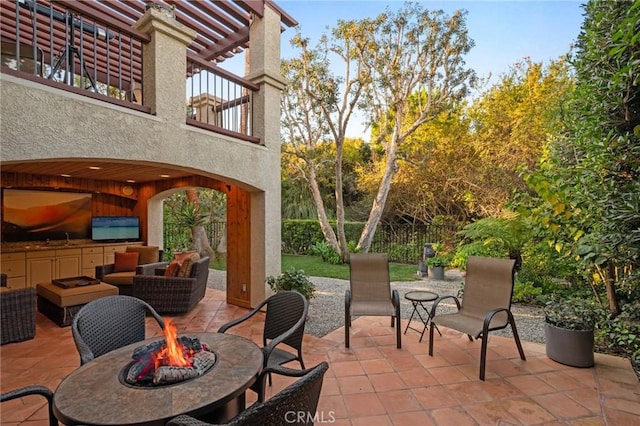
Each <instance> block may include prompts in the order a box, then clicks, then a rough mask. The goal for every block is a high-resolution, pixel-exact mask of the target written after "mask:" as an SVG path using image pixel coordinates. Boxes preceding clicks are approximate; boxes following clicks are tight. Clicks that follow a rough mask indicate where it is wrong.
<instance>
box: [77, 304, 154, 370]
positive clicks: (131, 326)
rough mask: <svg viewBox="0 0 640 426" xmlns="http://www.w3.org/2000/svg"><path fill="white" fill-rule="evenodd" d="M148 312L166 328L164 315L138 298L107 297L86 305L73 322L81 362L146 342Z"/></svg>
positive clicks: (84, 362) (81, 363)
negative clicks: (132, 344) (146, 316)
mask: <svg viewBox="0 0 640 426" xmlns="http://www.w3.org/2000/svg"><path fill="white" fill-rule="evenodd" d="M147 312H148V313H150V314H151V316H153V317H154V318H155V319H156V321H157V322H158V325H160V328H162V329H164V320H163V319H162V317H161V316H160V315H159V314H158V313H157V312H156V311H155V310H154V309H153V308H152V307H151V306H150V305H149V304H148V303H147V302H145V301H143V300H140V299H136V298H135V297H131V296H122V295H118V296H107V297H102V298H100V299H96V300H94V301H92V302H89V303H87V304H86V305H84V306H83V307H82V309H80V311H78V313H77V314H76V316H75V318H74V319H73V324H72V325H71V330H72V332H73V341H74V342H75V344H76V348H77V349H78V353H79V354H80V365H83V364H86V363H87V362H89V361H91V360H93V359H94V358H97V357H99V356H100V355H104V354H106V353H107V352H110V351H113V350H115V349H118V348H121V347H123V346H126V345H129V344H131V343H136V342H141V341H143V340H144V339H145V315H146V313H147Z"/></svg>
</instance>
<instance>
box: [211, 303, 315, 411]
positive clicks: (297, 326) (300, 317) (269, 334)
mask: <svg viewBox="0 0 640 426" xmlns="http://www.w3.org/2000/svg"><path fill="white" fill-rule="evenodd" d="M265 305H266V307H267V313H266V315H265V320H264V329H263V332H262V345H263V348H262V352H263V354H264V367H265V368H267V367H273V366H277V365H282V364H286V363H288V362H291V361H298V362H299V363H300V367H301V368H303V369H304V368H305V367H304V361H303V360H302V338H303V336H304V326H305V323H306V321H307V313H308V311H309V302H307V299H305V298H304V296H303V295H302V294H300V293H298V292H297V291H279V292H277V293H276V294H274V295H272V296H270V297H269V298H267V299H266V300H264V301H262V302H261V303H260V304H259V305H258V306H256V307H255V308H254V309H253V310H252V311H251V312H249V313H247V314H246V315H244V316H242V317H240V318H238V319H235V320H233V321H230V322H228V323H226V324H224V325H223V326H222V327H220V328H219V329H218V332H219V333H225V332H226V331H227V330H229V329H230V328H231V327H234V326H236V325H238V324H240V323H242V322H244V321H246V320H248V319H249V318H251V317H252V316H253V315H255V314H256V313H258V312H260V310H261V309H262V308H263V307H264V306H265ZM280 344H285V345H287V346H289V347H290V348H292V349H294V350H295V351H296V353H295V354H294V353H292V352H290V351H287V350H284V349H281V348H279V347H277V346H278V345H280ZM269 384H271V378H270V377H269ZM251 389H252V390H254V391H255V392H257V393H258V400H259V401H263V400H264V389H265V388H264V383H260V382H256V383H255V384H254V385H253V386H252V387H251Z"/></svg>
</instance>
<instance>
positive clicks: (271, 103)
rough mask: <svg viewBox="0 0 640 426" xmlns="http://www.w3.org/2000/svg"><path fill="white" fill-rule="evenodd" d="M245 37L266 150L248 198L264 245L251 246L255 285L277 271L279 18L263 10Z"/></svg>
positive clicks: (257, 126) (256, 121)
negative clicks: (258, 183) (260, 186)
mask: <svg viewBox="0 0 640 426" xmlns="http://www.w3.org/2000/svg"><path fill="white" fill-rule="evenodd" d="M249 37H250V50H249V58H250V62H249V63H250V65H249V67H250V68H249V74H248V75H247V79H248V80H250V81H252V82H253V83H255V84H257V85H258V86H260V91H259V92H258V93H257V94H256V95H255V96H254V98H253V133H254V136H257V137H259V138H260V139H261V141H262V144H263V145H264V146H265V148H267V152H266V153H265V155H266V156H268V164H269V165H268V173H269V175H268V179H267V182H266V186H265V192H264V193H262V194H252V195H251V206H252V208H251V216H252V219H251V238H252V241H261V240H263V241H264V244H263V245H262V244H260V245H258V244H252V252H253V253H252V259H254V260H257V259H260V258H263V259H265V265H264V267H265V271H264V275H263V276H254V275H253V273H252V282H255V283H256V284H257V283H258V280H262V283H264V279H265V276H269V275H277V274H279V273H280V269H281V268H280V259H281V241H282V235H281V233H282V231H281V222H282V221H281V216H280V215H281V206H280V197H281V195H280V191H281V188H280V186H281V183H280V96H281V91H282V89H283V87H284V84H283V79H282V77H281V75H280V15H279V14H278V13H276V12H275V11H274V10H272V9H271V8H270V7H268V6H267V7H265V10H264V16H263V18H262V19H258V18H256V19H254V21H253V22H252V24H251V29H250V33H249ZM256 263H257V264H259V263H260V262H259V261H258V262H256ZM252 302H253V301H252Z"/></svg>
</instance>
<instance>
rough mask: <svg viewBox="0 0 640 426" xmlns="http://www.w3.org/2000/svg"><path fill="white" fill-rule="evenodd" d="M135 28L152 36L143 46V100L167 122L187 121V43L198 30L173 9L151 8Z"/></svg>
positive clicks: (189, 42)
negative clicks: (179, 19) (174, 12)
mask: <svg viewBox="0 0 640 426" xmlns="http://www.w3.org/2000/svg"><path fill="white" fill-rule="evenodd" d="M134 28H137V29H138V30H140V31H142V32H145V33H147V34H148V35H149V36H150V37H151V41H150V42H149V43H148V44H145V45H143V46H142V64H143V66H142V68H143V70H142V92H143V98H144V99H143V103H144V105H145V106H148V107H150V108H151V113H152V114H155V115H156V116H157V117H159V118H161V119H163V120H164V121H169V122H176V124H180V123H184V120H185V105H186V95H185V93H186V92H185V84H186V83H185V82H186V69H187V46H189V45H190V44H191V42H192V41H193V39H194V38H195V37H196V32H195V31H193V30H191V29H189V28H187V27H186V26H184V25H182V24H181V23H179V22H178V21H176V19H175V17H173V16H172V13H171V12H169V11H162V10H156V9H154V8H151V9H148V10H147V11H146V12H145V14H144V16H143V17H142V18H140V20H139V21H138V22H136V23H135V24H134Z"/></svg>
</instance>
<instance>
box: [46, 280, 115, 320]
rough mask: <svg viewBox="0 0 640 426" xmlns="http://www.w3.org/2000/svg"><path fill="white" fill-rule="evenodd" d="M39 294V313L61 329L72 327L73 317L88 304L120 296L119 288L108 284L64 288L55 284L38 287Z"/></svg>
mask: <svg viewBox="0 0 640 426" xmlns="http://www.w3.org/2000/svg"><path fill="white" fill-rule="evenodd" d="M36 292H37V293H38V298H37V300H38V312H41V313H42V314H44V315H45V316H46V317H47V318H49V319H51V320H52V321H53V322H55V323H56V324H58V325H59V326H60V327H66V326H69V325H71V323H72V322H73V317H74V316H75V315H76V314H77V313H78V311H79V310H80V308H82V307H83V306H84V305H86V304H87V303H89V302H91V301H92V300H96V299H99V298H101V297H105V296H113V295H117V294H118V287H116V286H113V285H110V284H107V283H99V284H91V285H85V286H78V287H71V288H62V287H59V286H57V285H54V284H53V283H43V284H38V285H37V286H36Z"/></svg>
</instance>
